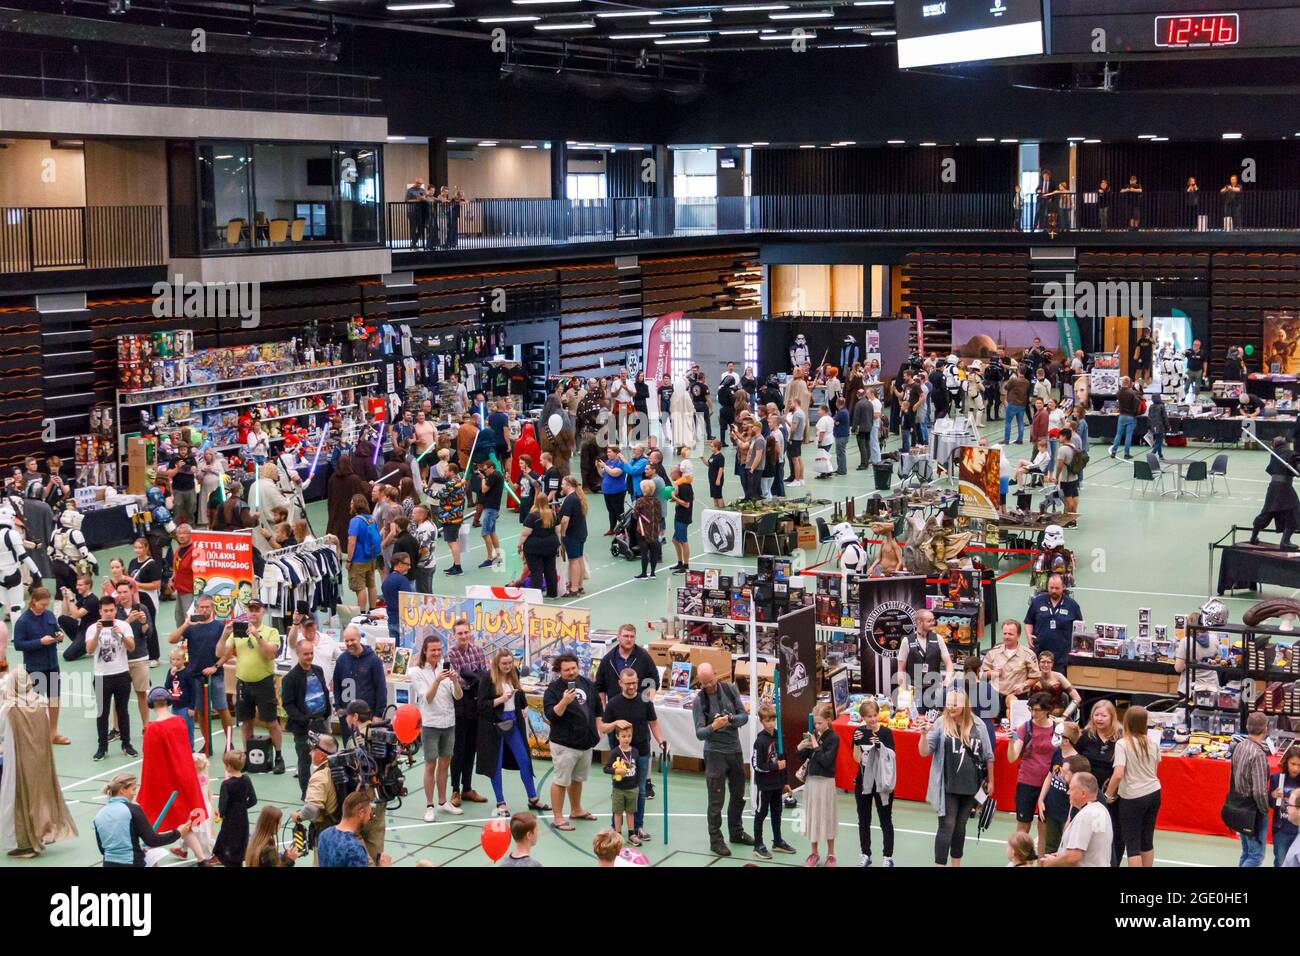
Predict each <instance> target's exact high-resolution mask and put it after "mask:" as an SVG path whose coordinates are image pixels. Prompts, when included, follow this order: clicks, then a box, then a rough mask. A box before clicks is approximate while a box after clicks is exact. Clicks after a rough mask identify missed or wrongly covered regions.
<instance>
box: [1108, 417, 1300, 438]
mask: <svg viewBox="0 0 1300 956" xmlns="http://www.w3.org/2000/svg"><path fill="white" fill-rule="evenodd" d="M1242 421H1243V419H1242V417H1241V416H1240V415H1234V416H1230V417H1227V418H1212V417H1209V416H1205V417H1197V418H1179V417H1177V416H1175V415H1170V416H1169V427H1170V430H1171V431H1172V432H1173V433H1175V434H1176V433H1180V432H1181V433H1182V434H1183V435H1185V436H1186V437H1187V439H1188V440H1189V441H1203V442H1209V443H1211V444H1215V445H1235V444H1237V443H1238V442H1240V441H1241V423H1242ZM1118 423H1119V416H1118V415H1108V414H1105V413H1104V412H1091V413H1089V415H1088V438H1089V440H1091V441H1105V442H1111V441H1114V440H1115V429H1116V426H1117V425H1118ZM1295 427H1296V421H1295V419H1294V418H1263V417H1259V418H1256V419H1255V434H1256V436H1258V437H1259V438H1260V439H1261V440H1262V441H1272V439H1273V438H1274V437H1276V436H1278V435H1282V436H1285V437H1290V435H1291V432H1292V431H1293V430H1294V429H1295ZM1146 433H1147V417H1146V416H1145V415H1139V416H1138V419H1137V424H1136V425H1135V426H1134V427H1133V444H1134V446H1137V445H1141V444H1143V441H1142V439H1143V438H1144V437H1145V436H1146Z"/></svg>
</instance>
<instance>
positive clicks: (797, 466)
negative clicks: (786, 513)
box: [785, 398, 808, 485]
mask: <svg viewBox="0 0 1300 956" xmlns="http://www.w3.org/2000/svg"><path fill="white" fill-rule="evenodd" d="M787 420H788V421H789V423H790V440H789V442H787V443H786V446H785V457H786V458H788V459H790V474H789V475H788V476H786V479H785V483H786V484H787V485H802V484H803V458H802V457H801V456H802V455H803V442H804V434H805V433H806V431H807V428H808V416H807V414H806V413H805V412H804V410H803V409H802V408H800V407H799V399H797V398H792V399H790V411H789V413H788V416H787Z"/></svg>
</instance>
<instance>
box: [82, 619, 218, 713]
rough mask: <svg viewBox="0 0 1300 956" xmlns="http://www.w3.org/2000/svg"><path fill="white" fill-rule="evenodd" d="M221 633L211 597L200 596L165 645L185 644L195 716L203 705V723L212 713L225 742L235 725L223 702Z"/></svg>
mask: <svg viewBox="0 0 1300 956" xmlns="http://www.w3.org/2000/svg"><path fill="white" fill-rule="evenodd" d="M224 631H225V626H224V625H223V624H222V623H221V622H220V621H218V620H217V618H216V613H215V612H214V611H213V609H212V596H211V595H210V594H203V595H200V596H199V597H198V598H197V599H196V600H195V601H194V609H193V610H192V611H191V612H190V616H189V617H187V618H186V619H185V621H184V622H183V623H182V624H181V626H180V627H178V628H176V630H174V631H172V633H171V637H169V638H167V642H168V643H169V644H179V643H181V641H184V642H185V646H186V649H187V650H188V652H189V658H190V662H189V665H188V667H187V668H186V669H187V670H188V671H189V676H190V678H191V679H192V680H193V681H194V709H195V712H196V713H197V712H198V711H199V705H200V702H202V703H203V707H204V710H203V720H204V721H205V722H206V721H207V720H208V719H209V714H210V712H211V711H212V710H213V709H215V710H216V712H217V715H218V716H219V717H220V718H221V727H222V729H223V730H224V731H225V732H226V736H227V738H228V737H229V736H230V729H231V727H232V726H233V725H234V721H233V720H232V719H231V716H230V705H229V704H228V703H227V702H226V672H225V669H224V665H225V663H226V658H227V657H228V656H229V653H226V654H221V653H219V652H218V650H217V647H218V645H219V644H220V643H221V636H222V634H223V633H224ZM87 649H89V648H87ZM205 686H206V693H205V692H204V688H205Z"/></svg>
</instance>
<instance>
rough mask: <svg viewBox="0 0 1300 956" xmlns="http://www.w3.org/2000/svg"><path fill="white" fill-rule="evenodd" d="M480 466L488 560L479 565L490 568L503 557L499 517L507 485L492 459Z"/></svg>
mask: <svg viewBox="0 0 1300 956" xmlns="http://www.w3.org/2000/svg"><path fill="white" fill-rule="evenodd" d="M478 467H479V497H478V502H479V504H480V505H482V506H483V519H482V529H483V546H484V547H485V548H487V560H485V561H482V562H480V563H479V567H480V568H490V567H492V565H494V564H496V562H497V559H498V558H499V557H501V541H500V539H499V538H498V537H497V517H498V516H499V515H500V514H501V491H502V489H504V488H505V486H506V479H505V476H504V475H502V474H501V472H499V471H497V466H496V465H495V464H494V463H493V462H492V460H491V459H488V460H487V461H485V462H483V463H482V464H481V465H479V466H478ZM416 553H417V554H418V553H419V552H418V551H417V552H416Z"/></svg>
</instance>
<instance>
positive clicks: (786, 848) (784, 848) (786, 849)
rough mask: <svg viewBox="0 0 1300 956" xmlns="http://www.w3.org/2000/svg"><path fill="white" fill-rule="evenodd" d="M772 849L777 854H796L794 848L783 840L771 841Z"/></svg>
mask: <svg viewBox="0 0 1300 956" xmlns="http://www.w3.org/2000/svg"><path fill="white" fill-rule="evenodd" d="M772 849H773V850H775V851H776V852H777V853H794V852H796V851H795V848H794V847H792V846H791V845H790V844H788V843H786V842H785V841H784V840H773V841H772Z"/></svg>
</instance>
